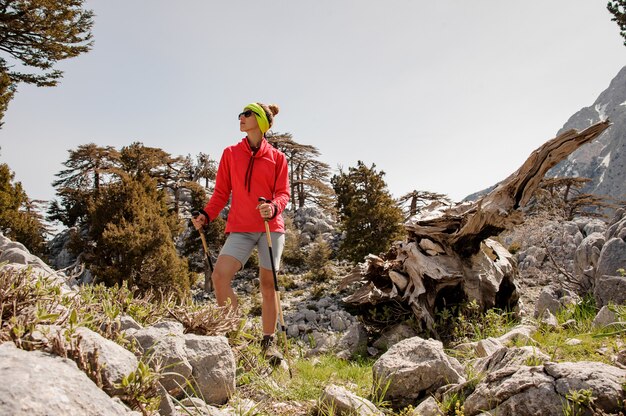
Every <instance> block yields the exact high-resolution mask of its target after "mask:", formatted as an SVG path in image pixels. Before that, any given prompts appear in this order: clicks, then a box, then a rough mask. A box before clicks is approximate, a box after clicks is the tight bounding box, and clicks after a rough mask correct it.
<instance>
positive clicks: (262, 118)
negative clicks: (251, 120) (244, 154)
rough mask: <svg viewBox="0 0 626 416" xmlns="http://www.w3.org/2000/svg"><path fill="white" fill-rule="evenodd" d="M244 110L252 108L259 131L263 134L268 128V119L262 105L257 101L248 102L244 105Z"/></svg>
mask: <svg viewBox="0 0 626 416" xmlns="http://www.w3.org/2000/svg"><path fill="white" fill-rule="evenodd" d="M244 110H252V112H253V113H254V115H255V117H256V121H257V123H258V124H259V128H260V129H261V133H263V134H265V132H266V131H268V130H269V129H270V121H269V120H268V119H267V114H265V110H263V107H261V106H260V105H258V104H257V103H250V104H248V105H247V106H245V107H244Z"/></svg>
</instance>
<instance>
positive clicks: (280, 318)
mask: <svg viewBox="0 0 626 416" xmlns="http://www.w3.org/2000/svg"><path fill="white" fill-rule="evenodd" d="M259 202H262V203H267V199H265V198H263V197H262V196H261V197H259ZM263 221H264V222H265V236H266V237H267V247H268V249H269V252H270V263H271V265H272V276H273V277H274V293H276V309H278V321H279V322H280V329H281V333H282V339H283V346H284V348H285V359H286V360H287V367H288V368H289V378H293V374H292V373H291V360H290V359H289V346H288V345H287V327H286V326H285V318H284V317H283V308H282V307H281V304H280V291H279V290H278V278H277V277H276V266H275V265H274V253H273V251H272V235H271V234H270V225H269V223H268V222H267V219H265V218H263Z"/></svg>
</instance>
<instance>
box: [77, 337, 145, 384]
mask: <svg viewBox="0 0 626 416" xmlns="http://www.w3.org/2000/svg"><path fill="white" fill-rule="evenodd" d="M76 334H77V335H78V336H80V343H79V346H80V349H81V351H83V352H84V353H90V354H93V353H95V352H96V350H97V352H98V354H97V355H98V364H99V365H100V366H101V368H102V381H103V383H104V386H105V389H106V390H107V391H108V392H110V393H111V394H117V393H119V390H117V389H115V388H114V385H115V384H118V383H121V382H122V379H123V378H124V377H125V376H127V375H128V374H130V373H131V372H133V371H135V370H136V369H137V365H138V364H139V362H138V360H137V357H135V355H134V354H133V353H132V352H130V351H128V350H127V349H125V348H124V347H122V346H121V345H119V344H116V343H115V342H113V341H110V340H108V339H106V338H104V337H103V336H101V335H100V334H98V333H96V332H93V331H92V330H90V329H89V328H85V327H79V328H76Z"/></svg>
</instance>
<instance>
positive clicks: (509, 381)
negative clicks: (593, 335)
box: [464, 361, 626, 416]
mask: <svg viewBox="0 0 626 416" xmlns="http://www.w3.org/2000/svg"><path fill="white" fill-rule="evenodd" d="M625 377H626V370H622V369H619V368H617V367H613V366H609V365H606V364H603V363H598V362H586V361H582V362H577V363H551V362H547V363H545V364H544V365H543V366H534V367H528V366H507V367H504V368H501V369H500V370H498V371H495V372H490V373H488V374H487V376H486V377H485V379H484V380H483V381H482V382H480V383H479V384H478V385H477V386H476V389H475V390H474V392H473V393H472V394H470V395H469V396H468V397H467V398H466V400H465V404H464V412H465V414H466V415H476V414H482V413H487V414H498V415H499V416H514V415H546V416H552V415H554V416H557V415H558V416H560V415H562V414H563V404H564V403H566V401H567V399H566V396H567V395H568V394H570V392H571V391H578V390H583V389H584V390H587V389H590V390H591V391H592V393H593V396H594V397H595V398H596V400H595V405H596V406H597V407H598V408H599V409H600V410H601V411H603V412H606V413H617V412H618V411H619V409H620V406H621V403H622V401H623V400H624V398H625V397H626V393H625V392H624V390H623V389H622V383H623V382H624V379H625ZM603 414H604V413H603Z"/></svg>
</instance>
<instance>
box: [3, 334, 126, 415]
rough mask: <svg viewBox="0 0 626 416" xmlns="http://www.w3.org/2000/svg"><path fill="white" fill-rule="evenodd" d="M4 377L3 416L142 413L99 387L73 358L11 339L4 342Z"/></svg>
mask: <svg viewBox="0 0 626 416" xmlns="http://www.w3.org/2000/svg"><path fill="white" fill-rule="evenodd" d="M0 380H3V382H2V383H0V414H2V415H12V416H48V415H84V416H91V415H93V416H97V415H138V413H137V412H132V411H131V410H130V409H128V408H127V407H126V406H124V405H123V404H121V403H120V402H119V401H117V400H114V399H112V398H110V397H109V396H108V395H107V394H106V393H105V392H104V391H102V390H101V389H99V388H98V386H96V384H95V383H94V382H93V381H91V380H90V379H89V377H87V375H85V373H83V372H82V371H81V370H79V369H78V367H77V366H76V364H75V363H74V362H73V361H71V360H69V359H66V358H60V357H57V356H54V355H51V354H46V353H43V352H40V351H31V352H26V351H23V350H20V349H18V348H16V347H15V345H13V343H11V342H6V343H4V344H1V345H0ZM9 381H10V382H9Z"/></svg>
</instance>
